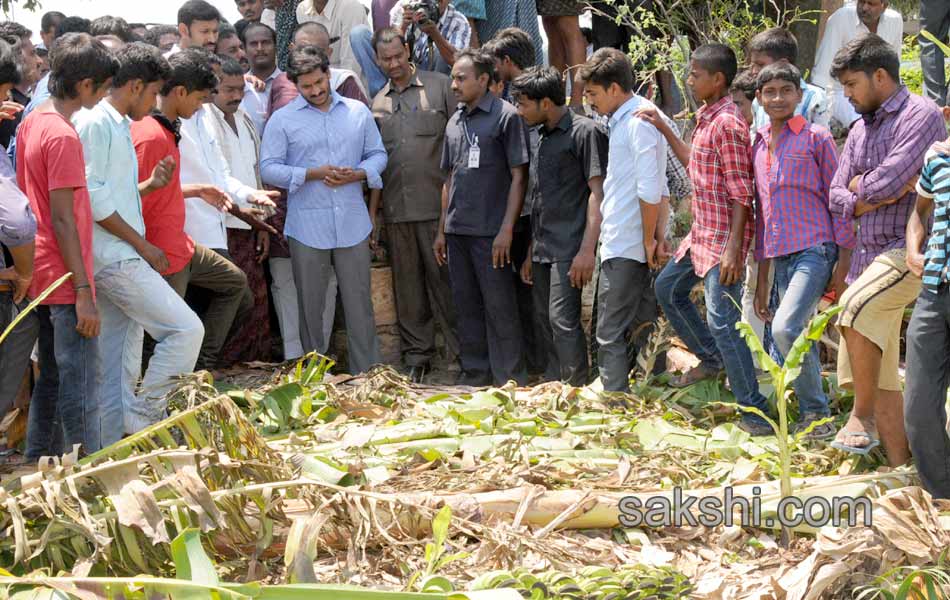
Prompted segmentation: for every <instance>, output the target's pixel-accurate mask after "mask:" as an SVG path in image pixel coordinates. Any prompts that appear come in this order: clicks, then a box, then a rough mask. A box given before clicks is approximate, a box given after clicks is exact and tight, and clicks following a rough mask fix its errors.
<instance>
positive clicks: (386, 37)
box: [298, 25, 406, 51]
mask: <svg viewBox="0 0 950 600" xmlns="http://www.w3.org/2000/svg"><path fill="white" fill-rule="evenodd" d="M321 27H323V26H322V25H321ZM298 29H299V27H298ZM396 40H399V45H400V46H405V45H406V36H404V35H403V34H402V32H401V31H399V30H398V29H396V28H395V27H383V28H381V29H377V30H376V31H375V32H374V33H373V50H376V51H378V50H379V45H380V44H391V43H393V42H395V41H396Z"/></svg>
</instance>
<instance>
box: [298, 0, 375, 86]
mask: <svg viewBox="0 0 950 600" xmlns="http://www.w3.org/2000/svg"><path fill="white" fill-rule="evenodd" d="M308 21H316V22H317V23H320V24H321V25H323V26H324V27H326V28H327V31H329V32H330V40H331V44H330V47H331V48H332V49H333V53H332V54H331V55H330V66H331V67H338V68H343V69H349V70H350V71H353V72H354V73H356V74H357V75H360V76H362V74H363V71H362V69H361V68H360V63H359V62H358V61H357V60H356V55H355V54H353V48H352V47H351V46H350V31H351V30H352V29H355V28H356V27H358V26H360V25H366V24H367V22H368V20H367V13H366V8H364V7H363V5H362V4H360V2H359V0H303V2H301V3H300V4H298V5H297V23H306V22H308Z"/></svg>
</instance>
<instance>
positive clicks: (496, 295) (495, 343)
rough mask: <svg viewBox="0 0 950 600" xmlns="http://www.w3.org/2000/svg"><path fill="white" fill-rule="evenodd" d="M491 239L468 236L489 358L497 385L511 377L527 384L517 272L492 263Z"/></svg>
mask: <svg viewBox="0 0 950 600" xmlns="http://www.w3.org/2000/svg"><path fill="white" fill-rule="evenodd" d="M492 241H493V238H490V237H472V238H469V243H470V246H469V247H470V249H471V250H470V251H471V259H472V265H473V268H474V272H475V277H476V279H477V281H478V290H479V293H480V294H481V297H482V302H483V303H484V310H483V312H482V315H483V317H482V318H483V319H484V320H485V323H486V332H487V339H488V360H489V363H490V364H491V373H492V377H493V379H494V382H495V384H496V385H504V384H505V383H508V381H511V380H514V381H516V382H517V383H518V384H519V385H525V384H526V383H527V382H528V373H527V370H526V369H525V364H524V347H523V345H522V339H523V338H522V331H523V328H522V323H521V320H520V319H519V317H518V298H517V293H516V292H515V272H514V269H512V268H511V266H510V265H508V266H505V267H502V268H500V269H496V268H494V267H492V263H491V260H492V254H491V245H492Z"/></svg>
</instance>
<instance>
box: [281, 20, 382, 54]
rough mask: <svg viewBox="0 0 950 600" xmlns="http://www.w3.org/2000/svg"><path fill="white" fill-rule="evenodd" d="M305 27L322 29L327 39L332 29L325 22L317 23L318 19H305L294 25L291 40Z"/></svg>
mask: <svg viewBox="0 0 950 600" xmlns="http://www.w3.org/2000/svg"><path fill="white" fill-rule="evenodd" d="M304 29H316V30H318V31H322V32H323V33H325V34H326V35H327V39H330V30H329V29H327V28H326V27H325V26H324V25H323V23H317V22H316V21H304V22H303V23H298V24H297V26H296V27H294V32H293V33H292V34H291V35H290V41H291V42H293V41H294V40H296V39H297V34H298V33H300V32H301V31H303V30H304ZM373 48H375V46H373Z"/></svg>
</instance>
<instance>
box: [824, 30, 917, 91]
mask: <svg viewBox="0 0 950 600" xmlns="http://www.w3.org/2000/svg"><path fill="white" fill-rule="evenodd" d="M878 69H884V70H885V71H886V72H887V74H888V75H890V77H891V79H893V80H894V81H896V82H900V80H901V57H900V56H898V54H897V52H895V51H894V49H893V48H891V45H890V44H888V43H887V42H885V41H884V39H883V38H881V37H880V36H877V35H875V34H873V33H866V34H864V35H861V36H858V37H856V38H854V39H853V40H851V41H850V42H848V43H847V44H845V45H844V47H843V48H841V50H838V53H837V54H835V59H834V61H832V63H831V76H832V77H834V78H835V79H838V78H840V77H841V75H842V74H844V72H845V71H854V72H862V73H865V74H867V75H868V76H869V77H870V76H871V75H873V74H874V72H875V71H877V70H878Z"/></svg>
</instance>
